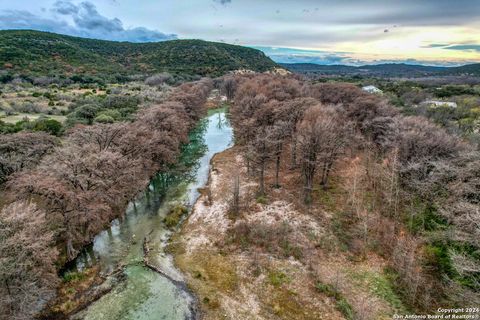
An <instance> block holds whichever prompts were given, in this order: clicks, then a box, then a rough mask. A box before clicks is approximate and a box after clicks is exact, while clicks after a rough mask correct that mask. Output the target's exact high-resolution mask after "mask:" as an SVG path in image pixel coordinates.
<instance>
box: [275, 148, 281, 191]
mask: <svg viewBox="0 0 480 320" xmlns="http://www.w3.org/2000/svg"><path fill="white" fill-rule="evenodd" d="M279 171H280V154H278V155H277V161H276V163H275V188H280V182H279V178H278V175H279Z"/></svg>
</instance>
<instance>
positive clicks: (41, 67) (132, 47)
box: [0, 30, 276, 76]
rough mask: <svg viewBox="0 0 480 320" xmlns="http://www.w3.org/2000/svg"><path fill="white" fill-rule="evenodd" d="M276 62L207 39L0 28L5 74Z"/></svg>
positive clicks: (209, 71)
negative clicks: (135, 38)
mask: <svg viewBox="0 0 480 320" xmlns="http://www.w3.org/2000/svg"><path fill="white" fill-rule="evenodd" d="M275 66H276V64H275V63H274V62H273V61H272V60H270V58H268V57H267V56H265V54H264V53H263V52H261V51H259V50H256V49H252V48H246V47H242V46H236V45H230V44H225V43H217V42H208V41H202V40H173V41H165V42H150V43H130V42H115V41H104V40H95V39H86V38H78V37H71V36H66V35H60V34H55V33H48V32H40V31H32V30H3V31H0V68H1V69H2V72H3V74H7V73H8V74H10V75H12V74H19V75H27V76H36V75H42V76H43V75H57V76H58V75H66V76H71V75H74V74H92V75H103V74H119V75H132V74H153V73H158V72H170V73H180V74H198V75H213V76H216V75H220V74H223V73H225V72H227V71H231V70H237V69H251V70H254V71H266V70H269V69H271V68H273V67H275Z"/></svg>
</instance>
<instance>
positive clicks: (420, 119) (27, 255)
mask: <svg viewBox="0 0 480 320" xmlns="http://www.w3.org/2000/svg"><path fill="white" fill-rule="evenodd" d="M169 79H171V78H170V77H169V76H168V75H166V74H158V75H155V76H152V77H149V78H146V79H145V80H144V82H139V81H137V82H130V83H127V84H124V85H118V84H117V85H115V86H112V85H105V86H98V85H95V86H93V85H91V86H87V87H83V88H82V87H77V86H76V85H73V86H72V85H71V84H66V85H62V86H58V85H52V84H47V85H45V84H37V85H35V86H31V85H30V84H25V83H13V84H8V85H5V86H4V87H3V88H2V92H3V94H4V97H5V101H10V100H11V99H13V100H15V99H17V98H18V95H16V94H13V93H16V92H23V95H24V96H20V98H22V99H23V98H25V96H26V97H27V98H28V99H39V100H35V101H42V104H43V105H45V106H44V107H45V109H42V110H40V111H43V112H44V113H46V114H47V115H48V113H55V112H57V113H58V115H62V116H64V117H65V118H64V119H63V122H59V121H56V120H48V118H45V117H44V118H41V117H40V118H38V119H37V120H34V121H31V120H28V119H25V120H21V121H20V122H17V123H15V124H11V125H8V124H5V123H3V122H0V124H1V125H2V126H1V127H0V128H3V129H2V133H3V134H2V135H0V151H1V153H0V183H1V195H2V196H1V201H0V206H1V213H0V235H1V237H0V261H1V263H0V265H1V268H0V314H1V315H2V317H0V318H2V319H30V318H32V317H33V316H35V315H36V314H38V313H39V312H40V311H41V310H42V309H43V308H44V307H45V306H46V305H47V303H48V302H49V301H51V300H52V299H54V297H55V296H56V295H57V289H58V287H59V285H60V283H61V282H62V281H64V280H62V279H61V277H60V276H59V270H60V269H62V267H63V266H64V265H65V264H66V263H68V262H69V261H72V260H73V259H75V257H76V256H77V255H78V253H79V252H80V251H81V249H82V248H83V247H84V246H86V245H87V244H89V243H91V241H92V239H93V238H94V237H95V235H97V234H98V233H99V232H100V231H102V230H104V229H105V228H106V227H107V226H108V225H109V224H110V222H111V221H112V220H114V219H116V218H120V219H121V218H122V215H123V214H124V212H125V209H126V206H127V204H128V202H129V201H130V200H132V199H133V198H134V197H135V196H136V195H137V194H138V193H139V192H140V191H142V190H144V189H145V187H146V186H147V185H148V181H149V180H150V179H151V178H152V176H153V175H154V174H156V173H158V172H168V170H170V168H171V165H172V164H174V163H176V161H177V160H178V156H179V152H180V149H181V147H182V145H184V144H185V143H187V142H188V134H189V132H190V130H192V129H193V128H194V127H195V125H196V124H197V123H198V121H199V120H200V119H201V118H202V117H204V115H205V113H206V107H205V105H206V102H207V100H208V98H209V96H210V95H211V92H212V89H214V88H215V89H217V90H219V91H220V92H221V94H222V95H224V96H225V99H226V100H227V101H228V105H229V110H228V112H229V119H230V121H231V123H232V125H233V128H234V136H235V147H234V150H236V151H238V154H239V156H240V157H241V158H242V159H243V161H244V163H245V167H246V171H247V175H248V177H250V178H251V179H253V180H254V181H256V184H255V186H256V187H255V188H256V190H255V193H254V200H253V202H254V203H255V204H259V205H263V204H268V202H269V201H270V200H269V199H270V198H272V197H274V196H275V194H276V192H277V191H278V190H284V191H285V192H287V193H291V194H292V195H294V198H295V199H296V200H292V203H293V205H294V207H295V208H296V209H297V210H299V211H300V212H302V214H306V215H310V216H312V219H322V217H321V216H320V215H321V214H323V213H321V212H324V211H318V210H317V209H320V208H321V209H322V210H325V211H328V212H329V215H332V216H333V218H332V222H331V225H330V226H329V228H331V230H330V231H331V232H332V233H333V234H334V237H335V238H336V239H337V240H336V241H335V242H334V243H337V244H338V246H339V247H341V248H343V249H342V250H344V251H346V252H348V254H349V255H351V259H353V260H356V259H358V260H368V256H369V254H371V253H375V254H377V255H379V256H380V257H382V258H383V259H385V261H387V264H388V270H389V274H390V275H391V277H392V279H394V280H391V283H392V287H393V289H392V290H394V291H395V292H396V294H397V295H398V296H399V297H400V299H401V303H402V304H403V305H405V306H407V308H408V309H409V310H414V311H418V312H428V311H431V310H435V309H436V308H437V307H447V306H451V307H455V306H459V305H462V304H463V303H464V302H465V301H469V302H470V303H472V305H474V304H478V303H480V297H479V290H480V284H479V281H480V269H479V265H480V253H479V248H480V243H479V242H478V239H479V235H480V234H479V225H480V217H479V215H478V208H479V202H480V198H479V195H480V180H479V179H480V154H479V151H478V144H477V143H475V141H473V140H472V139H470V138H469V137H467V136H466V135H465V134H464V132H463V131H459V130H452V129H451V126H449V125H447V124H450V123H451V122H449V121H446V119H445V117H443V116H431V115H427V116H425V115H426V113H425V112H412V111H411V110H412V109H408V108H406V107H405V106H403V105H402V104H400V103H398V104H394V103H393V101H394V99H393V98H392V96H391V95H388V94H386V95H376V94H370V93H367V92H365V91H363V90H361V89H360V88H359V86H358V85H355V84H352V83H347V82H340V81H320V82H319V81H312V80H310V79H306V78H303V77H301V76H298V75H286V76H285V75H284V76H282V75H275V74H266V73H264V74H260V73H257V74H248V75H234V74H230V75H226V76H223V77H221V78H215V79H209V78H201V79H199V80H197V81H193V82H184V83H181V84H178V83H175V82H172V83H170V85H168V84H167V83H168V81H170V80H169ZM385 87H386V86H385ZM385 87H382V88H385ZM94 90H95V92H94ZM396 90H398V91H397V92H401V90H400V89H398V87H397V89H396ZM427 90H428V89H425V91H427ZM442 90H443V91H442V92H444V93H445V94H448V95H449V96H452V95H456V94H457V93H458V90H457V87H455V88H454V87H451V86H450V87H445V88H443V89H442ZM26 92H27V93H28V94H27V93H26ZM409 92H410V93H411V91H409ZM422 92H423V91H422ZM444 93H442V94H444ZM460 94H474V93H473V92H470V91H468V92H466V93H465V92H463V91H462V92H460ZM398 96H401V97H402V99H405V100H407V99H414V98H412V97H411V94H409V93H408V92H407V93H405V92H404V93H403V94H399V95H398ZM422 99H423V96H422ZM24 100H25V99H23V100H22V103H24V104H28V103H30V104H35V103H32V102H28V101H27V102H25V101H24ZM405 100H404V101H405ZM397 101H398V100H397ZM409 101H410V100H409ZM14 102H15V103H10V104H9V105H8V106H5V107H4V108H5V109H7V108H12V107H15V108H18V104H19V101H17V100H16V101H14ZM49 102H53V106H52V105H49ZM59 102H61V103H60V104H59ZM36 105H38V103H37V104H36ZM52 107H57V109H56V110H54V109H52ZM47 110H50V112H48V113H47ZM409 110H410V111H409ZM14 111H18V109H17V110H13V111H12V114H13V113H14ZM435 112H437V111H435ZM428 118H431V119H428ZM432 120H433V121H432ZM439 120H444V121H445V122H444V123H441V121H439ZM53 121H55V122H53ZM447 122H448V123H447ZM345 171H348V172H349V176H348V179H347V180H346V181H347V183H345V184H343V185H342V187H341V188H342V190H343V191H342V193H341V198H339V199H337V200H338V201H339V202H341V204H337V205H331V199H333V198H334V197H340V196H339V191H338V190H339V188H340V187H339V185H338V180H339V177H340V173H341V172H345ZM239 179H240V178H239V177H237V180H235V181H236V182H235V183H234V185H233V187H232V192H231V195H232V196H231V203H230V208H229V212H228V214H229V216H230V217H231V218H232V219H233V220H232V221H233V222H231V225H230V226H229V229H228V230H227V234H228V237H229V238H228V239H227V240H225V243H223V244H221V245H223V247H222V248H223V249H222V250H224V251H223V253H224V254H225V255H228V252H230V251H229V250H232V252H233V251H235V250H241V251H242V252H243V251H246V252H248V251H253V250H260V251H261V250H266V251H267V252H268V253H272V252H273V253H274V254H277V253H278V252H283V254H282V257H283V258H284V259H285V258H287V257H293V259H296V260H299V261H300V262H302V263H303V262H304V260H305V259H307V258H308V255H309V254H312V255H315V254H317V253H316V252H317V251H318V250H323V249H322V248H319V247H315V248H314V249H312V250H313V251H307V250H305V249H302V246H301V243H300V242H299V243H295V242H283V241H284V240H285V239H284V238H282V237H286V235H284V233H285V234H290V233H289V232H286V231H285V230H287V229H285V228H286V227H282V226H277V227H276V228H274V229H273V230H270V229H268V230H270V231H268V230H267V231H266V230H259V229H258V228H260V227H259V226H258V225H257V226H255V225H251V224H248V223H245V222H241V218H242V216H243V215H247V214H248V212H249V209H248V208H247V207H248V206H247V205H246V202H247V200H245V198H244V197H243V195H242V191H241V190H242V188H241V187H240V185H241V181H240V180H239ZM297 195H298V197H297ZM286 199H287V198H286ZM282 239H283V240H282ZM285 241H286V240H285ZM237 245H238V246H237ZM275 246H281V248H279V249H275V248H276V247H275ZM277 250H280V251H277ZM316 250H317V251H316ZM335 250H337V249H335ZM338 250H340V249H338ZM312 252H313V253H312ZM274 275H275V274H274ZM199 277H200V279H201V276H199ZM271 281H273V282H272V283H274V286H278V285H277V284H275V283H277V282H279V283H280V285H281V284H282V283H283V282H282V281H283V280H282V279H280V280H278V279H277V280H276V278H274V279H273V280H271ZM332 288H333V287H329V286H325V285H320V284H317V291H319V292H321V293H322V294H326V295H327V296H328V297H333V298H334V299H336V300H337V303H339V304H341V306H340V307H338V308H339V310H343V311H342V312H343V314H344V315H345V317H346V318H349V317H350V318H352V319H353V317H352V314H356V317H357V318H359V319H368V316H363V317H362V316H361V315H360V313H359V311H358V310H356V309H355V308H352V307H351V306H349V304H348V302H347V300H346V299H345V298H344V297H343V296H342V295H341V294H340V293H338V292H337V291H335V290H337V289H335V290H334V289H332ZM332 290H334V291H332ZM332 292H334V293H332ZM207 304H208V303H207ZM283 318H288V314H287V315H286V316H285V317H283Z"/></svg>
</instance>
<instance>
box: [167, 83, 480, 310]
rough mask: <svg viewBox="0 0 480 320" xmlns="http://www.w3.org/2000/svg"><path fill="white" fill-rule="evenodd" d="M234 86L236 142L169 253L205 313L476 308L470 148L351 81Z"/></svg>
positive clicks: (474, 155) (215, 162)
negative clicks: (468, 304) (352, 83)
mask: <svg viewBox="0 0 480 320" xmlns="http://www.w3.org/2000/svg"><path fill="white" fill-rule="evenodd" d="M235 80H236V89H235V94H234V96H235V98H234V103H233V105H232V106H231V108H230V114H231V116H230V117H231V122H232V124H233V127H234V133H235V141H236V144H235V146H234V147H233V148H231V149H228V150H226V151H224V152H222V153H220V154H217V155H215V157H214V158H213V159H212V168H211V171H210V178H209V182H208V185H207V186H206V187H205V188H204V190H203V192H202V195H201V197H200V198H199V199H198V200H197V203H196V204H195V206H194V209H193V211H192V213H191V214H190V215H189V216H188V218H187V219H186V220H185V222H184V223H183V225H182V228H181V231H180V233H179V234H177V235H175V236H174V237H173V238H172V240H171V243H170V247H169V250H170V251H171V252H172V254H173V255H174V257H175V262H176V264H177V266H178V267H179V268H180V270H182V272H183V273H184V274H185V275H186V278H187V282H188V283H189V285H190V286H191V288H192V289H193V291H194V292H195V293H196V294H197V296H198V298H199V300H200V303H201V309H202V315H203V319H221V318H227V319H233V318H236V317H238V316H239V315H240V316H241V317H242V318H243V319H321V318H328V319H390V318H391V316H392V315H393V314H409V313H419V314H421V313H432V312H433V313H434V312H436V311H435V310H437V308H438V306H445V305H448V306H452V307H454V306H457V305H462V303H463V304H464V303H465V300H464V299H465V297H468V301H469V303H473V304H475V303H478V301H479V298H480V297H479V295H478V287H477V284H478V276H479V273H478V272H477V271H475V270H476V269H475V268H469V267H467V265H469V266H478V264H479V260H478V256H477V254H476V252H477V250H478V249H477V248H478V243H477V240H475V238H474V236H473V235H470V236H469V235H468V234H469V233H470V232H474V231H473V230H471V229H470V227H471V225H470V224H469V223H466V221H470V219H473V220H472V221H478V215H475V210H478V204H477V203H476V200H475V199H476V198H475V199H473V198H471V197H470V196H471V195H473V194H472V193H471V192H474V193H476V194H478V191H479V190H478V185H477V184H476V182H475V181H476V178H474V176H476V173H475V172H477V171H478V164H477V162H478V159H479V155H478V151H477V150H476V149H475V146H474V145H471V144H468V143H467V142H466V141H465V140H462V139H461V138H459V137H458V136H456V135H454V134H451V133H447V131H445V130H444V129H443V128H441V127H439V126H437V125H434V124H432V123H431V122H429V121H428V120H425V118H423V117H413V116H404V115H401V114H399V112H398V111H397V110H396V109H395V108H394V107H392V106H390V105H389V104H388V103H387V102H386V100H385V99H384V97H381V96H375V95H371V94H367V93H364V92H362V91H361V90H360V89H358V88H357V87H355V86H353V85H349V84H342V83H321V84H315V85H309V84H306V83H305V82H301V81H298V80H296V79H288V78H282V77H276V78H275V77H271V76H266V75H256V76H246V77H238V78H236V79H235ZM285 132H287V133H288V134H285ZM282 133H283V134H282ZM355 135H356V137H354V136H355ZM462 177H463V178H462ZM459 179H460V180H459ZM460 181H461V182H460ZM473 190H475V191H473ZM467 203H468V204H467ZM472 210H473V211H472ZM468 230H471V231H468ZM467 261H469V262H468V263H467ZM463 263H466V264H463ZM467 269H468V270H470V271H467ZM462 270H463V271H462ZM462 301H463V302H462Z"/></svg>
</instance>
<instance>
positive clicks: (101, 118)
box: [94, 114, 115, 123]
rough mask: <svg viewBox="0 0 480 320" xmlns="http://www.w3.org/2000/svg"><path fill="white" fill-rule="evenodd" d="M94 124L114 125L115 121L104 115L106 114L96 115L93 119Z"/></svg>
mask: <svg viewBox="0 0 480 320" xmlns="http://www.w3.org/2000/svg"><path fill="white" fill-rule="evenodd" d="M94 121H95V122H98V123H114V122H115V119H113V118H112V117H110V116H108V115H106V114H101V115H98V116H97V117H96V118H95V119H94Z"/></svg>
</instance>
